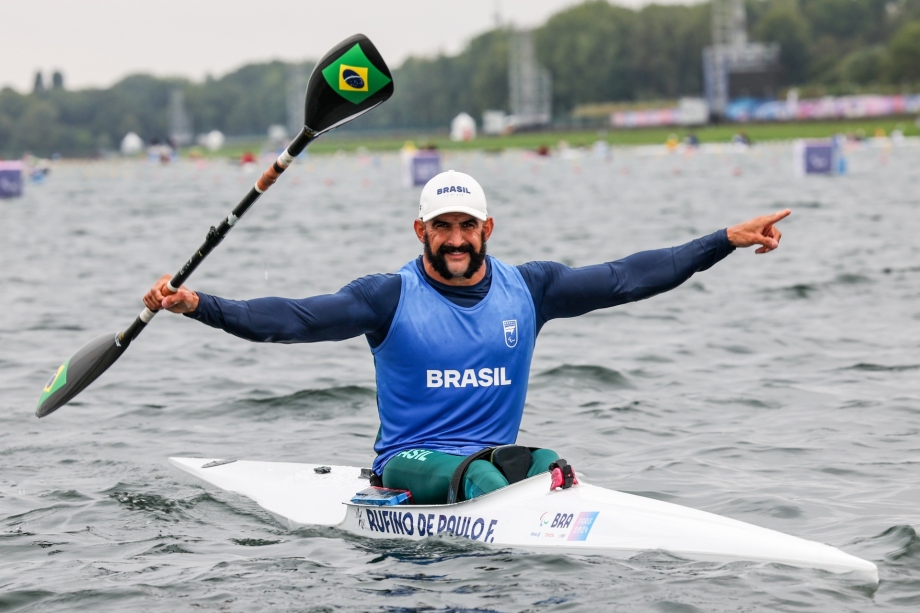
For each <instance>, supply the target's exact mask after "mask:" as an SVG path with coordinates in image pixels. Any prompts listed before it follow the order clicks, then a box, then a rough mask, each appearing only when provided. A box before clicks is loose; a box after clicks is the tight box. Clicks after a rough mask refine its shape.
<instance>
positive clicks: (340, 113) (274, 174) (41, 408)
mask: <svg viewBox="0 0 920 613" xmlns="http://www.w3.org/2000/svg"><path fill="white" fill-rule="evenodd" d="M391 95H393V76H392V75H391V74H390V70H389V69H388V68H387V65H386V63H385V62H384V61H383V58H381V57H380V53H378V52H377V49H376V48H375V47H374V45H373V44H372V43H371V41H370V40H368V38H367V37H366V36H364V35H363V34H356V35H354V36H352V37H351V38H348V39H346V40H343V41H342V42H341V43H339V44H338V45H336V47H335V48H334V49H332V51H330V52H329V53H327V54H326V55H325V56H324V57H323V59H321V60H320V61H319V63H318V64H317V65H316V68H315V69H314V70H313V74H312V75H311V76H310V81H309V83H308V84H307V91H306V93H305V103H304V107H305V116H304V127H303V130H301V131H300V134H298V135H297V136H296V137H295V138H294V140H293V141H291V143H290V144H289V145H288V147H287V149H285V150H284V152H283V153H282V154H281V155H280V156H278V159H277V160H275V161H274V162H273V163H272V165H271V166H269V167H268V168H267V169H266V170H265V171H264V172H263V173H262V176H261V177H259V179H258V180H257V181H256V184H255V185H253V186H252V188H251V189H250V190H249V192H248V193H247V194H246V195H245V196H244V197H243V199H242V200H241V201H240V203H239V204H237V205H236V207H235V208H234V209H233V210H232V211H231V212H230V215H228V216H227V217H225V218H224V219H223V220H221V222H220V224H219V225H217V226H214V227H211V230H210V231H209V232H208V234H207V237H206V238H205V241H204V242H203V243H202V244H201V246H200V247H198V249H196V250H195V252H194V253H193V254H192V257H191V258H189V259H188V261H187V262H186V263H185V264H184V265H183V266H182V268H180V269H179V272H177V273H176V274H175V275H173V277H172V278H171V280H170V281H169V283H168V284H167V285H166V286H165V288H164V289H163V293H164V294H166V293H175V292H177V291H178V288H179V287H181V285H182V284H183V283H184V282H185V280H186V279H188V278H189V276H191V274H192V273H193V272H194V271H195V269H196V268H197V267H198V265H199V264H201V262H202V261H204V259H205V258H206V257H207V256H208V254H210V253H211V251H212V250H213V249H214V248H215V247H217V245H219V244H220V242H221V241H222V240H224V237H225V236H226V235H227V233H228V232H230V230H231V229H232V228H233V226H234V225H236V223H237V222H238V221H239V220H240V218H242V217H243V215H244V214H245V213H246V211H248V210H249V207H251V206H252V205H253V204H254V203H255V201H256V200H258V199H259V197H260V196H261V195H262V194H263V193H265V191H266V190H267V189H269V188H270V187H271V186H272V185H273V184H274V183H275V181H277V180H278V178H279V177H280V176H281V173H283V172H284V171H285V169H287V168H288V167H289V166H290V165H291V164H292V163H293V162H294V160H295V159H296V158H297V156H298V155H300V153H301V152H302V151H303V150H304V149H305V148H306V147H307V145H309V144H310V143H311V142H313V140H314V139H315V138H316V137H317V136H319V135H320V134H323V133H324V132H328V131H329V130H332V129H333V128H336V127H338V126H340V125H342V124H344V123H346V122H348V121H351V120H352V119H354V118H356V117H359V116H360V115H363V114H364V113H366V112H368V111H369V110H371V109H372V108H374V107H375V106H377V105H378V104H380V103H381V102H383V101H385V100H386V99H387V98H389V97H390V96H391ZM158 312H159V311H158V310H157V311H151V310H150V309H149V308H145V309H144V310H143V311H142V312H141V314H140V315H138V316H137V318H136V319H135V320H134V322H133V323H132V324H131V325H130V326H128V327H127V328H125V329H124V330H122V331H121V332H117V333H113V334H106V335H105V336H101V337H99V338H97V339H96V340H94V341H92V342H91V343H89V344H87V345H86V346H84V347H83V348H82V349H80V351H78V352H77V353H76V354H74V356H73V357H72V358H70V359H69V360H67V361H66V362H64V363H63V364H62V365H61V366H60V367H59V368H58V369H57V370H55V371H54V374H53V375H52V376H51V379H50V380H49V381H48V384H47V385H45V388H44V390H43V391H42V395H41V397H40V398H39V400H38V407H36V409H35V414H36V415H37V416H38V417H44V416H46V415H49V414H50V413H53V412H54V411H56V410H57V409H58V408H60V407H61V406H63V405H65V404H67V403H68V402H70V400H71V399H73V398H74V396H76V395H77V394H79V393H80V392H81V391H82V390H83V389H85V388H86V387H88V386H89V385H90V384H91V383H92V382H93V381H95V380H96V379H97V378H98V377H99V376H100V375H101V374H102V373H104V372H105V371H106V370H108V368H109V367H110V366H111V365H112V364H114V363H115V361H116V360H117V359H118V358H120V357H121V355H122V354H123V353H124V352H125V350H126V349H127V348H128V346H129V345H130V344H131V341H133V340H134V339H135V338H137V335H138V334H140V333H141V331H143V330H144V328H145V327H146V326H147V324H148V323H150V321H151V320H152V319H153V317H154V315H156V314H157V313H158Z"/></svg>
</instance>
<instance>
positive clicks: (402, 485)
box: [382, 449, 559, 504]
mask: <svg viewBox="0 0 920 613" xmlns="http://www.w3.org/2000/svg"><path fill="white" fill-rule="evenodd" d="M465 458H466V456H461V455H451V454H449V453H443V452H441V451H430V450H427V449H410V450H408V451H403V452H401V453H397V454H396V455H395V456H393V457H392V458H391V459H390V461H389V462H387V464H386V466H385V467H384V469H383V476H382V478H383V486H384V487H388V488H391V489H395V490H409V491H410V492H412V503H413V504H447V490H448V489H450V480H451V477H453V476H454V471H456V470H457V467H458V466H460V463H461V462H463V460H464V459H465ZM558 459H559V455H558V454H557V453H556V452H555V451H553V450H552V449H537V450H536V451H534V452H533V461H532V462H531V464H530V470H529V471H527V476H528V477H532V476H534V475H539V474H540V473H545V472H549V465H550V464H551V463H552V462H554V461H556V460H558ZM506 485H508V480H507V479H505V476H504V475H503V474H502V473H501V471H499V470H498V469H497V468H496V467H495V465H494V464H492V463H491V462H488V461H486V460H476V461H475V462H472V463H471V464H470V465H469V467H468V468H467V470H466V476H465V478H464V479H463V494H464V496H465V497H466V499H467V500H469V499H470V498H475V497H476V496H482V495H483V494H488V493H489V492H494V491H495V490H497V489H499V488H502V487H505V486H506Z"/></svg>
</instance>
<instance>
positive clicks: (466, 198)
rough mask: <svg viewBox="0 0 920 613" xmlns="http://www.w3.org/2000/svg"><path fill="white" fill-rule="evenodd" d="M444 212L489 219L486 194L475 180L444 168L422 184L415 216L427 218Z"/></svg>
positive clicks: (426, 219)
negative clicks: (423, 185)
mask: <svg viewBox="0 0 920 613" xmlns="http://www.w3.org/2000/svg"><path fill="white" fill-rule="evenodd" d="M444 213H467V214H468V215H472V216H473V217H475V218H476V219H481V220H482V221H485V220H486V219H488V218H489V212H488V210H487V209H486V195H485V193H483V191H482V186H481V185H479V183H477V182H476V179H474V178H473V177H471V176H470V175H468V174H464V173H462V172H457V171H455V170H448V171H447V172H442V173H441V174H439V175H435V176H434V178H432V179H431V180H430V181H428V183H426V184H425V187H423V188H422V196H421V198H419V202H418V218H419V219H421V220H422V221H428V220H430V219H434V218H435V217H437V216H438V215H443V214H444Z"/></svg>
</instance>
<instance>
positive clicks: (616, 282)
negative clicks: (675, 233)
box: [518, 209, 791, 329]
mask: <svg viewBox="0 0 920 613" xmlns="http://www.w3.org/2000/svg"><path fill="white" fill-rule="evenodd" d="M790 212H791V211H789V210H788V209H787V210H785V211H780V212H778V213H774V214H772V215H765V216H763V217H756V218H754V219H751V220H748V221H746V222H743V223H740V224H738V225H736V226H732V227H731V228H728V229H727V230H719V231H718V232H714V233H713V234H710V235H709V236H704V237H702V238H698V239H695V240H692V241H690V242H689V243H685V244H683V245H680V246H677V247H670V248H667V249H655V250H652V251H642V252H639V253H636V254H633V255H631V256H628V257H625V258H623V259H621V260H617V261H615V262H606V263H604V264H596V265H593V266H585V267H582V268H569V267H567V266H564V265H562V264H559V263H556V262H528V263H527V264H524V265H522V266H519V267H518V269H519V270H520V271H521V274H522V275H523V276H524V280H525V282H526V283H527V285H528V287H529V288H530V292H531V295H532V296H533V299H534V306H535V307H536V310H537V320H538V321H537V325H538V329H539V327H541V326H542V325H543V324H544V323H546V322H547V321H549V320H550V319H556V318H561V317H576V316H578V315H583V314H584V313H588V312H590V311H594V310H596V309H602V308H607V307H612V306H617V305H620V304H625V303H627V302H635V301H637V300H643V299H645V298H650V297H652V296H655V295H657V294H660V293H662V292H666V291H668V290H671V289H674V288H675V287H677V286H678V285H680V284H681V283H683V282H684V281H686V280H687V279H689V278H690V277H691V276H692V275H693V274H694V273H696V272H699V271H702V270H706V269H708V268H710V267H711V266H713V265H714V264H715V263H717V262H719V261H720V260H722V259H723V258H725V257H726V256H727V255H728V254H729V253H731V252H732V251H734V249H735V248H736V247H749V246H751V245H760V246H761V247H760V248H759V249H758V250H757V251H756V253H768V252H769V251H772V250H774V249H776V248H777V247H778V246H779V241H780V238H781V237H782V233H781V232H780V231H779V229H778V228H776V227H775V224H776V222H778V221H779V220H781V219H783V218H784V217H786V216H788V215H789V213H790Z"/></svg>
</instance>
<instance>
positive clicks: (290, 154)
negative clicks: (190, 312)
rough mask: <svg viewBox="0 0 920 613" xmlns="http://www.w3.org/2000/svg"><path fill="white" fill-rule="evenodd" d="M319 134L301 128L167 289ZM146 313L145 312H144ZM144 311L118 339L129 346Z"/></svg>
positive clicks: (192, 268)
mask: <svg viewBox="0 0 920 613" xmlns="http://www.w3.org/2000/svg"><path fill="white" fill-rule="evenodd" d="M316 137H317V134H316V132H314V131H313V130H311V129H309V128H306V127H305V128H304V129H303V130H301V131H300V134H298V135H297V138H295V139H294V140H293V141H291V144H290V145H288V148H287V149H286V150H285V152H284V153H282V154H281V155H280V156H279V157H278V159H277V160H275V161H274V162H272V165H271V166H269V167H268V169H266V170H265V172H263V173H262V176H261V177H259V180H258V181H256V184H255V185H253V186H252V189H250V190H249V193H247V194H246V195H245V196H244V197H243V199H242V200H240V203H239V204H237V205H236V207H235V208H234V209H233V210H232V211H231V212H230V214H229V215H228V216H227V217H225V218H224V219H223V220H222V221H221V222H220V224H219V225H218V226H216V227H215V226H211V229H210V230H208V235H207V236H206V237H205V239H204V242H203V243H201V246H200V247H198V250H197V251H195V253H193V254H192V257H190V258H189V259H188V261H187V262H186V263H185V264H183V265H182V268H180V269H179V272H177V273H176V274H175V275H174V276H173V278H172V279H171V280H170V281H169V284H168V289H171V290H173V291H174V292H175V291H178V289H179V287H180V286H181V285H182V284H183V283H185V281H186V279H188V278H189V277H190V276H192V273H193V272H195V269H196V268H198V265H199V264H201V263H202V262H203V261H204V259H205V258H206V257H208V254H209V253H211V251H213V250H214V248H215V247H217V246H218V245H219V244H220V243H221V241H222V240H224V237H225V236H227V233H228V232H230V230H232V229H233V226H235V225H236V223H237V222H238V221H239V220H240V218H241V217H243V215H245V214H246V211H248V210H249V207H251V206H252V205H253V204H255V202H256V200H258V199H259V196H261V195H262V194H264V193H265V191H266V190H267V189H268V188H269V187H271V186H272V185H273V184H274V183H275V181H277V180H278V177H280V176H281V173H283V172H284V171H285V170H287V168H288V166H290V164H291V162H292V161H293V160H294V158H296V157H297V156H298V155H300V153H301V152H302V151H303V150H304V149H305V148H306V147H307V145H309V144H310V143H311V142H312V141H313V139H315V138H316ZM145 313H146V312H145ZM145 313H142V314H141V315H139V316H138V317H137V318H136V319H135V320H134V321H133V322H132V323H131V325H130V326H128V327H127V328H126V329H125V330H124V331H123V332H119V333H118V335H117V336H116V343H118V344H119V345H123V346H127V345H128V344H130V343H131V341H133V340H134V339H135V338H137V335H138V334H140V333H141V331H142V330H143V329H144V327H145V326H146V325H147V323H148V322H149V321H150V319H149V318H148V319H147V321H144V319H143V318H142V315H144V314H145Z"/></svg>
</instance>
